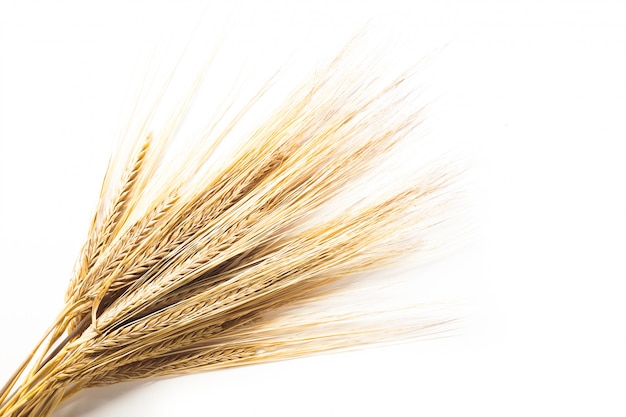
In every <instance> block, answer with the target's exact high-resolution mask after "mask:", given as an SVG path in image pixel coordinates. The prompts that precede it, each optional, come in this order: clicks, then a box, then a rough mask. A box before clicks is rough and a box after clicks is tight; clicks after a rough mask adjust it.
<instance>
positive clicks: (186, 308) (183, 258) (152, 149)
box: [0, 52, 454, 417]
mask: <svg viewBox="0 0 626 417" xmlns="http://www.w3.org/2000/svg"><path fill="white" fill-rule="evenodd" d="M345 60H346V56H345V52H344V53H343V54H341V55H340V56H339V57H338V58H337V59H336V60H335V61H333V62H332V63H331V64H330V65H329V66H328V67H327V68H326V69H325V70H323V71H321V72H320V73H318V74H317V76H316V77H315V78H314V79H313V80H312V81H311V82H309V83H305V84H304V86H303V87H301V88H300V89H297V90H296V91H295V92H294V93H293V94H292V95H291V96H290V97H288V99H287V100H286V101H285V103H284V104H283V105H282V106H279V107H278V108H277V109H276V110H275V111H274V112H273V113H272V114H271V115H270V116H269V117H268V118H267V119H266V120H265V121H264V123H263V124H262V125H261V126H259V127H258V128H256V130H253V131H252V132H251V133H250V134H249V137H247V138H246V140H244V141H242V142H241V145H240V146H239V147H238V148H236V149H235V150H234V151H233V152H232V154H231V155H230V159H228V161H227V162H226V163H223V164H222V165H219V164H217V165H216V166H215V167H212V169H211V170H208V171H205V170H204V167H206V166H207V164H209V163H213V160H212V159H211V158H212V156H213V155H214V152H215V151H216V149H218V148H219V146H220V144H221V143H222V142H223V141H225V140H226V138H228V137H229V135H230V134H231V132H232V131H233V129H234V127H235V125H236V124H237V123H238V122H239V121H240V120H241V119H242V118H243V117H244V115H245V114H246V112H247V111H248V110H249V109H250V108H252V106H253V104H255V103H256V102H257V101H258V100H259V99H260V97H262V96H263V94H265V92H266V91H268V89H269V85H270V84H271V83H268V84H266V85H265V86H264V87H263V88H262V89H261V90H260V91H259V93H258V94H257V95H256V96H255V97H254V98H253V99H252V100H250V102H249V103H247V104H245V105H244V106H243V107H242V109H241V111H240V112H239V113H237V114H236V115H235V116H234V117H233V118H232V120H230V122H229V123H227V124H226V126H225V127H224V128H223V129H222V130H221V131H217V130H216V127H215V126H216V125H213V126H210V128H207V130H206V132H205V133H203V135H202V137H201V139H200V140H199V144H200V145H201V147H199V148H198V152H192V153H190V155H189V156H188V158H187V160H186V163H185V164H183V165H182V166H180V167H178V168H174V169H173V170H172V171H171V172H169V174H170V175H169V177H168V176H167V175H165V176H164V175H163V174H162V173H161V174H160V175H157V173H158V172H161V171H159V169H160V168H161V167H162V160H163V155H164V153H165V151H166V149H167V145H168V143H169V142H170V141H171V140H172V137H173V136H174V132H175V131H176V128H177V126H179V125H180V123H182V119H183V118H184V114H185V112H186V109H187V108H188V107H189V105H190V98H189V97H187V98H186V99H185V100H184V101H183V103H182V104H181V106H180V107H179V108H178V109H177V110H176V111H175V112H174V113H173V116H172V117H171V118H170V120H169V121H168V123H167V124H166V126H165V127H164V128H163V131H162V132H154V133H153V132H152V130H151V127H150V123H149V121H150V120H151V117H152V116H151V115H149V117H148V118H147V121H146V122H145V123H144V124H143V125H142V126H141V128H140V129H139V131H138V136H137V138H138V139H137V140H136V142H135V143H134V145H133V146H132V148H131V150H130V152H129V155H128V156H127V157H124V156H122V155H117V156H116V158H114V160H113V162H112V163H111V164H110V166H109V170H108V171H107V174H106V176H105V180H104V182H103V186H102V191H101V195H100V202H99V205H98V207H97V210H96V214H95V215H94V217H93V220H92V222H91V224H90V228H89V231H88V235H87V241H86V244H85V245H84V247H83V249H82V251H81V253H80V255H79V258H78V261H77V264H76V268H75V272H74V275H73V277H72V279H71V280H70V284H69V287H68V290H67V293H66V298H65V301H66V306H65V308H64V309H63V311H62V312H61V313H60V314H59V316H58V318H57V319H56V320H55V321H54V322H53V325H52V326H51V328H50V330H49V331H48V332H47V333H46V334H45V335H44V337H43V339H42V341H41V342H40V344H39V345H38V346H37V347H36V348H35V349H34V351H33V352H32V353H31V354H30V355H29V356H28V357H27V359H26V361H25V362H24V364H23V365H22V366H20V367H18V370H17V371H16V373H15V375H14V376H13V377H12V378H10V380H9V381H8V382H7V384H6V385H5V387H4V388H3V389H2V391H1V392H0V415H2V416H12V417H18V416H48V415H50V414H51V413H52V412H53V411H54V409H55V408H56V407H57V406H58V405H59V404H60V403H61V402H62V401H64V400H66V399H67V398H69V397H70V396H72V395H73V394H75V393H77V392H79V391H80V390H82V389H85V388H89V387H97V386H103V385H109V384H113V383H118V382H124V381H131V380H138V379H144V378H149V377H163V376H172V375H182V374H186V373H190V372H196V371H199V370H211V369H219V368H225V367H231V366H237V365H243V364H251V363H261V362H267V361H272V360H280V359H286V358H293V357H298V356H301V355H306V354H311V353H316V352H323V351H328V350H337V349H346V348H351V347H353V346H356V345H360V344H364V343H375V342H378V341H385V340H392V339H395V338H400V337H405V336H407V335H415V334H426V333H429V332H436V331H437V329H438V328H439V326H440V325H441V324H444V323H445V321H442V320H432V321H424V322H420V323H418V324H416V323H412V324H407V325H406V326H400V325H399V326H397V327H392V328H389V327H388V326H381V324H380V322H376V321H371V322H367V323H365V322H361V321H360V320H359V316H358V315H356V314H352V315H350V314H347V313H346V314H343V315H341V316H336V317H317V318H316V317H315V316H311V315H308V314H297V313H296V310H297V308H302V307H303V306H308V305H314V303H315V302H317V301H318V300H321V299H324V298H325V297H326V295H328V294H331V293H333V292H334V291H336V290H337V289H336V287H334V286H335V285H338V284H339V283H341V282H343V280H344V279H346V278H347V277H353V276H355V274H358V273H361V272H367V271H371V270H374V269H379V268H381V267H384V266H387V265H390V264H392V263H393V262H395V261H396V260H397V259H399V258H400V257H401V256H402V255H405V254H407V253H411V252H416V251H419V250H421V249H422V247H423V246H424V245H425V243H424V242H423V240H422V239H423V238H422V234H423V232H424V231H427V230H428V229H429V228H431V227H433V226H434V225H435V224H436V223H437V222H439V221H440V220H441V215H440V214H441V212H442V208H443V207H444V204H445V201H446V199H445V190H446V188H447V187H448V185H449V184H450V183H451V181H452V180H453V178H454V175H452V174H451V173H450V172H449V171H448V170H447V169H445V168H444V169H433V170H431V171H430V172H426V173H425V174H423V175H422V176H420V177H416V178H411V179H410V181H406V183H404V184H402V185H391V186H389V187H388V189H386V190H381V191H380V193H379V195H378V196H377V198H362V199H357V200H356V201H353V202H351V203H350V204H348V205H347V206H346V207H343V208H340V209H335V208H333V207H334V206H333V205H332V204H333V202H334V201H335V200H336V199H338V198H339V197H341V196H342V195H343V193H345V191H346V190H348V189H349V188H350V187H351V185H353V184H356V183H358V181H362V180H363V179H364V178H367V175H368V173H371V172H372V171H373V170H375V169H376V167H377V166H378V165H379V164H380V163H382V162H383V161H384V160H385V158H386V157H387V156H388V155H389V154H391V153H392V152H393V151H394V150H396V149H397V147H398V146H399V145H400V144H401V143H402V142H403V141H404V140H405V139H406V138H407V137H410V135H411V133H412V132H413V131H414V130H415V129H416V127H417V126H418V125H419V124H420V122H421V112H422V109H421V108H419V107H417V108H416V107H414V106H413V102H412V101H411V97H412V95H411V91H410V90H409V91H405V90H404V88H405V77H406V76H399V77H398V78H397V79H396V80H395V81H392V82H389V83H386V84H384V85H379V84H377V83H376V82H374V81H375V80H373V79H371V76H370V75H368V74H367V72H364V73H358V72H347V71H346V72H344V71H341V68H342V65H345ZM200 78H201V77H199V79H200ZM199 79H198V80H196V81H195V82H194V84H193V85H192V88H191V91H192V93H190V96H191V95H193V93H194V92H195V91H196V90H197V87H198V83H199ZM404 107H407V108H406V109H405V108H404ZM224 114H225V113H224ZM200 145H199V146H200ZM120 161H125V163H124V164H122V165H124V168H123V169H122V170H121V174H120V175H119V180H116V179H115V177H116V176H115V174H114V172H115V170H114V169H113V168H112V166H116V165H118V164H120ZM155 190H156V191H155Z"/></svg>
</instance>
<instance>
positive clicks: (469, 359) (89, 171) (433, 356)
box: [0, 1, 626, 417]
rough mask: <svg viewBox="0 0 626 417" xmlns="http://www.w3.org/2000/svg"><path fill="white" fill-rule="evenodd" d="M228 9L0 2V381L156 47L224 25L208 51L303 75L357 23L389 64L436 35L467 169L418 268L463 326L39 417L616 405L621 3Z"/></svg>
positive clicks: (106, 397)
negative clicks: (453, 214)
mask: <svg viewBox="0 0 626 417" xmlns="http://www.w3.org/2000/svg"><path fill="white" fill-rule="evenodd" d="M224 3H225V2H224ZM232 4H233V5H232V6H229V7H226V6H224V5H223V4H220V3H211V2H209V3H203V2H191V1H180V2H174V1H170V2H167V1H128V2H115V1H107V2H104V1H103V2H78V1H76V2H70V1H59V2H43V1H40V2H35V1H22V2H17V1H15V2H10V1H2V2H1V3H0V164H1V165H0V260H1V261H2V269H1V272H0V274H1V275H0V277H1V278H0V279H1V283H0V340H1V343H0V346H1V348H0V351H1V352H2V353H1V355H0V379H5V378H6V377H7V376H8V375H9V374H10V372H11V371H12V370H13V368H14V367H15V365H16V364H17V363H18V361H20V360H21V359H22V356H23V355H24V354H25V353H26V352H27V351H28V350H29V348H30V347H31V346H32V344H33V343H34V341H35V340H37V338H38V336H39V335H40V334H41V333H42V332H43V330H44V329H45V328H46V326H47V324H48V323H49V322H50V321H51V320H52V318H53V316H54V314H55V312H56V311H57V310H58V309H59V308H60V306H61V302H62V296H63V292H64V289H65V286H66V285H67V280H68V278H69V274H70V270H71V267H72V265H73V262H74V258H75V256H76V253H77V252H78V249H79V248H80V245H81V243H82V242H81V241H82V239H83V238H84V233H85V231H86V227H87V224H88V221H89V217H90V215H91V211H92V209H93V206H94V203H95V200H96V198H97V193H98V190H99V182H100V179H101V176H102V175H103V172H104V168H105V166H106V161H107V158H108V155H109V153H110V149H111V147H112V143H114V140H115V136H116V135H117V131H118V126H119V123H120V120H121V119H122V117H123V116H124V114H123V109H122V104H123V103H124V102H125V100H126V96H127V94H128V92H129V91H131V89H130V88H129V83H130V84H132V80H131V79H132V74H136V71H137V68H138V67H140V65H141V64H142V62H144V61H145V57H146V56H148V55H149V53H150V50H152V49H153V48H154V46H155V45H157V44H160V45H162V44H167V45H169V46H170V47H171V48H172V49H173V50H177V48H179V49H180V45H184V44H185V42H186V41H187V40H188V39H189V38H190V37H192V32H193V31H195V32H194V33H195V36H197V37H200V38H201V39H205V38H207V37H210V36H212V35H217V36H218V37H219V34H223V33H227V34H228V37H229V39H231V40H234V41H233V42H234V45H235V46H236V47H233V48H230V49H229V50H228V53H226V54H225V55H232V57H235V58H237V57H241V56H245V59H246V60H247V61H248V63H252V64H253V65H259V66H268V67H272V66H276V65H279V64H281V63H282V62H284V57H285V56H288V55H289V54H290V53H294V51H296V52H295V55H294V58H293V61H295V63H296V64H298V65H301V66H302V67H303V68H308V67H307V65H308V66H309V67H310V65H311V63H315V62H316V60H318V59H321V58H327V57H328V56H329V50H330V51H331V52H332V51H334V49H332V48H333V47H336V46H339V45H341V44H342V43H343V42H344V41H345V39H347V37H349V36H350V34H352V33H353V32H354V31H355V30H356V29H358V28H360V27H361V26H362V25H363V23H364V22H367V21H368V20H370V19H373V20H372V23H371V24H372V25H373V27H374V29H373V31H374V32H375V33H376V34H377V36H378V37H379V38H380V41H381V42H382V43H385V42H391V43H392V44H393V45H394V46H395V48H396V49H394V53H395V52H396V50H397V51H398V53H399V54H400V55H402V56H403V58H405V59H406V60H407V61H409V62H410V61H412V60H414V59H418V58H419V57H420V56H423V55H424V54H427V53H428V52H429V51H432V50H433V49H436V48H440V47H441V46H442V45H444V44H445V45H447V46H446V47H445V48H444V50H443V52H441V53H440V54H439V55H438V56H436V57H435V58H434V59H433V61H434V62H435V63H434V64H433V67H431V72H432V74H430V75H429V77H428V80H427V81H428V82H429V83H431V84H430V85H431V87H432V89H433V91H434V95H437V96H438V97H439V99H438V100H437V104H436V105H435V107H434V108H435V110H434V112H433V113H434V116H433V117H434V120H433V121H432V123H431V125H430V127H429V130H430V132H431V133H430V134H431V136H432V137H434V138H441V139H442V140H447V141H449V142H446V143H452V144H456V145H457V146H458V147H459V148H460V149H462V152H461V153H464V154H465V155H467V158H468V160H469V161H470V165H471V170H470V171H471V178H472V179H471V181H469V184H468V195H469V202H470V206H471V212H472V213H473V214H472V215H473V217H474V222H475V224H476V227H475V229H476V231H475V233H474V236H473V240H472V241H471V242H470V243H469V244H468V245H467V246H466V247H465V248H464V249H461V250H458V251H457V252H455V253H454V254H453V255H450V256H447V257H445V258H444V259H442V260H440V261H438V262H435V263H433V264H431V265H428V266H426V267H423V268H421V269H419V270H417V271H416V273H418V274H419V276H420V280H421V282H422V285H423V288H424V294H426V297H425V298H426V299H431V301H437V300H441V299H446V300H452V301H458V302H459V303H463V304H464V305H465V306H466V309H467V310H468V312H467V319H466V321H465V324H464V326H463V327H462V328H461V330H460V331H459V332H457V334H456V336H455V337H451V338H445V339H438V340H430V341H423V342H418V343H411V344H403V345H399V346H393V347H386V348H378V349H370V350H364V351H358V352H351V353H344V354H333V355H322V356H317V357H313V358H305V359H299V360H292V361H286V362H281V363H277V364H269V365H259V366H251V367H245V368H238V369H233V370H226V371H219V372H213V373H206V374H202V375H194V376H189V377H182V378H175V379H169V380H163V381H159V382H157V383H148V384H126V385H122V386H118V387H111V388H107V389H100V390H97V391H90V392H86V393H84V395H80V396H79V397H78V398H77V399H76V401H73V402H72V403H71V404H69V405H68V406H66V407H64V408H62V409H60V410H59V411H58V412H57V413H56V414H55V416H57V417H62V416H63V417H74V416H79V415H81V416H91V417H96V416H111V415H115V416H137V415H139V416H148V415H149V416H171V415H234V416H239V415H260V416H269V415H272V416H317V415H330V416H335V415H337V416H343V415H355V416H358V415H364V416H379V415H390V416H418V415H419V416H460V415H463V416H465V415H481V416H502V415H506V416H518V415H519V416H527V415H546V416H548V415H550V416H552V415H602V416H613V415H614V416H618V415H621V416H623V415H625V413H626V404H625V402H626V400H625V398H626V397H625V396H624V392H625V391H626V379H625V378H626V376H625V375H626V359H625V358H624V357H625V355H624V352H626V336H625V331H624V320H625V318H626V308H625V307H624V295H625V294H626V291H625V288H624V283H623V282H624V279H625V278H626V268H624V259H625V255H624V252H625V251H624V249H625V248H626V244H625V243H624V238H625V236H626V221H625V220H624V213H626V198H625V196H624V181H625V180H626V168H625V166H626V164H625V162H624V159H625V156H626V151H625V150H624V146H623V144H624V141H625V140H626V127H625V126H626V124H625V123H624V120H625V115H626V75H624V74H626V6H624V5H623V2H620V1H615V2H610V1H568V2H565V1H563V2H558V1H537V2H533V1H492V2H489V1H481V2H479V1H457V2H454V1H432V2H426V1H411V2H409V1H386V2H383V1H361V2H358V1H316V2H288V1H282V2H278V1H265V2H252V1H249V2H238V3H232ZM203 37H204V38H203ZM146 51H147V52H146ZM232 57H231V58H232ZM222 59H224V60H225V61H224V62H228V60H227V57H222ZM235 60H236V59H235ZM296 66H297V65H296ZM224 68H229V67H228V64H226V65H224ZM432 69H434V70H432ZM224 71H226V72H228V71H227V70H224ZM226 75H227V74H225V76H226ZM450 138H454V139H452V140H451V139H450ZM421 296H422V297H424V295H423V294H422V295H421Z"/></svg>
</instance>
